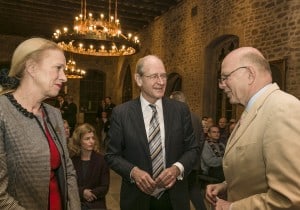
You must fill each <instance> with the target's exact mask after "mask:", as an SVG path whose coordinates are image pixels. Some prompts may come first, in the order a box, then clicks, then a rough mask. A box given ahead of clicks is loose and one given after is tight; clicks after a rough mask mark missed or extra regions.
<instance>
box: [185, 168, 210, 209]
mask: <svg viewBox="0 0 300 210" xmlns="http://www.w3.org/2000/svg"><path fill="white" fill-rule="evenodd" d="M197 176H198V171H197V170H192V171H191V173H190V174H189V175H188V183H189V185H188V186H189V195H190V200H191V201H192V203H193V205H194V207H195V209H196V210H206V207H205V204H204V195H203V193H202V189H201V184H200V183H199V181H198V177H197Z"/></svg>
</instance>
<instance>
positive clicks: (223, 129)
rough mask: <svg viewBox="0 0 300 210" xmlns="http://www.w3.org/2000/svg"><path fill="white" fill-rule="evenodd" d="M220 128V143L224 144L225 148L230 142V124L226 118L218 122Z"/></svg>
mask: <svg viewBox="0 0 300 210" xmlns="http://www.w3.org/2000/svg"><path fill="white" fill-rule="evenodd" d="M218 126H219V129H220V140H219V141H220V142H221V143H223V144H224V145H225V146H226V144H227V140H228V124H227V119H226V118H225V117H221V118H220V119H219V122H218Z"/></svg>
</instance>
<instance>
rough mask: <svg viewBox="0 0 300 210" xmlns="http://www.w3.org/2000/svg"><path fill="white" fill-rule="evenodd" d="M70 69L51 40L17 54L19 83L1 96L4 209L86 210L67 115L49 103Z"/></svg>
mask: <svg viewBox="0 0 300 210" xmlns="http://www.w3.org/2000/svg"><path fill="white" fill-rule="evenodd" d="M65 66H66V59H65V56H64V52H63V51H62V50H61V49H60V48H59V47H58V46H57V44H55V43H54V42H51V41H48V40H46V39H42V38H31V39H27V40H25V41H24V42H22V43H21V44H20V45H19V46H18V47H17V48H16V50H15V51H14V53H13V57H12V61H11V68H10V71H9V75H8V77H9V78H10V80H13V81H12V83H9V84H2V85H3V86H4V90H3V92H1V96H0V107H1V109H0V116H1V117H0V168H1V170H0V192H1V193H0V209H18V210H25V209H28V210H29V209H30V210H37V209H39V210H40V209H43V210H45V209H48V210H79V209H80V200H79V195H78V188H77V182H76V172H75V170H74V168H73V164H72V161H71V159H70V158H69V155H68V151H67V147H66V135H65V131H64V126H63V119H62V116H61V113H60V111H59V110H58V109H57V108H54V107H53V106H51V105H49V104H46V103H44V102H43V101H44V100H45V99H47V98H52V97H56V96H57V94H58V93H59V91H60V89H61V87H62V86H63V83H64V82H66V81H67V78H66V76H65V74H64V69H65ZM10 80H7V81H10ZM11 84H12V85H11Z"/></svg>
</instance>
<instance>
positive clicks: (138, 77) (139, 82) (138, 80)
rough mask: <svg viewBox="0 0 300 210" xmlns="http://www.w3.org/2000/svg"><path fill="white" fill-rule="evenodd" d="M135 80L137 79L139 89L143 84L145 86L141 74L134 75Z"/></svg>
mask: <svg viewBox="0 0 300 210" xmlns="http://www.w3.org/2000/svg"><path fill="white" fill-rule="evenodd" d="M134 78H135V81H136V84H137V85H138V86H139V87H141V86H142V84H143V81H142V77H141V76H140V75H139V74H135V75H134Z"/></svg>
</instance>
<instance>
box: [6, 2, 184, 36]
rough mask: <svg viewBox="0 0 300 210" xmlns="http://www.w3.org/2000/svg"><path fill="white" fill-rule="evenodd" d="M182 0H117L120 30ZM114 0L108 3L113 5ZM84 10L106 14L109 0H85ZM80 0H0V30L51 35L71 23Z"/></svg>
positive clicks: (129, 28) (147, 20)
mask: <svg viewBox="0 0 300 210" xmlns="http://www.w3.org/2000/svg"><path fill="white" fill-rule="evenodd" d="M181 1H182V0H118V3H117V7H118V9H117V11H118V18H119V19H120V22H121V27H122V32H123V33H127V32H132V33H134V32H137V31H139V30H141V29H143V27H145V26H147V25H148V24H149V23H150V22H151V21H153V20H154V19H155V18H157V17H159V16H160V15H162V14H163V13H165V12H166V11H168V10H169V9H170V8H171V7H172V6H174V5H176V4H178V3H179V2H181ZM114 2H115V0H112V3H111V6H112V8H114ZM86 4H87V6H86V8H87V12H91V13H93V15H94V16H99V14H100V13H104V14H106V15H107V13H108V8H109V0H87V1H86ZM80 10H81V0H0V34H5V35H18V36H24V37H31V36H42V37H45V38H51V36H52V34H53V32H54V31H55V30H56V29H58V28H62V27H65V26H67V27H69V28H71V27H73V20H74V18H75V16H77V15H79V14H80Z"/></svg>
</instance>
